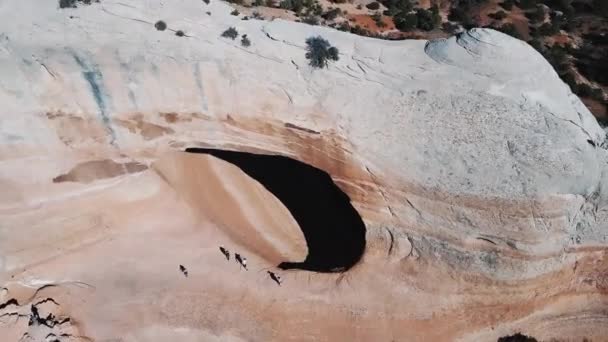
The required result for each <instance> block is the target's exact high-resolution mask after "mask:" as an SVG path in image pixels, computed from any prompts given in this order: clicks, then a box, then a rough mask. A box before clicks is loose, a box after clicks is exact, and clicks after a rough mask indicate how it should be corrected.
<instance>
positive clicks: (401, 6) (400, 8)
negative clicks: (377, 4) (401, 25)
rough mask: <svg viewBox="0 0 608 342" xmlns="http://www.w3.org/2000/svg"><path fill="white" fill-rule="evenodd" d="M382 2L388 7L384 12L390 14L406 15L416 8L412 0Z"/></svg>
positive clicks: (384, 0)
mask: <svg viewBox="0 0 608 342" xmlns="http://www.w3.org/2000/svg"><path fill="white" fill-rule="evenodd" d="M381 3H382V4H383V5H384V7H386V8H387V10H386V11H385V13H384V14H385V15H390V16H394V15H397V14H403V15H405V14H407V13H409V12H410V11H411V10H412V9H413V8H414V6H413V5H412V2H411V1H410V0H383V1H381Z"/></svg>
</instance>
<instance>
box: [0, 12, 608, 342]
mask: <svg viewBox="0 0 608 342" xmlns="http://www.w3.org/2000/svg"><path fill="white" fill-rule="evenodd" d="M231 10H232V9H231V8H230V7H229V6H227V5H226V4H224V3H221V2H219V1H217V0H211V3H210V4H208V5H207V4H205V3H204V2H202V1H200V0H182V1H176V2H166V1H159V0H147V1H144V0H133V1H128V2H119V1H109V0H101V3H94V4H91V5H90V6H85V5H79V6H78V8H76V9H59V8H58V4H57V2H54V1H33V0H4V1H2V2H0V17H1V18H3V20H2V21H0V104H1V105H2V107H1V109H0V188H1V189H2V192H1V194H0V283H1V284H4V285H2V286H3V288H5V291H4V292H3V293H2V297H1V298H0V303H6V302H7V301H8V300H9V299H18V305H10V306H5V307H3V308H2V310H0V315H2V314H7V316H5V317H6V318H7V319H8V321H7V320H5V321H2V323H1V324H2V325H0V335H2V336H10V338H12V337H15V339H19V338H20V337H22V336H24V333H27V334H28V336H30V337H31V338H32V339H34V340H36V338H37V337H35V336H37V335H35V334H37V333H40V332H38V331H33V330H32V329H33V328H32V326H28V324H27V317H28V315H31V313H30V312H29V310H30V307H29V303H33V302H35V301H36V300H38V298H39V297H40V296H43V297H44V298H45V297H50V296H53V298H55V300H57V302H60V304H61V306H60V308H61V310H60V311H52V312H55V315H56V316H58V317H59V316H61V315H62V316H61V317H70V318H71V321H70V322H71V323H70V324H69V327H67V328H65V329H68V330H69V329H71V330H69V331H68V330H66V331H68V332H65V331H64V333H69V334H73V335H78V334H79V335H83V336H88V337H90V338H93V339H95V340H104V339H112V338H123V339H124V340H126V341H136V340H137V341H139V340H146V341H147V340H163V341H164V340H167V339H169V338H173V339H177V340H181V341H189V340H191V341H200V340H214V339H215V340H222V341H226V340H260V341H261V340H264V341H267V340H277V341H287V340H322V341H324V340H326V341H336V340H362V341H363V340H365V341H370V340H377V341H380V340H391V339H394V340H407V341H409V340H420V341H423V340H424V341H428V340H435V341H439V340H446V341H448V340H449V341H451V340H456V339H462V340H471V341H480V340H492V339H494V340H495V339H496V338H497V337H499V336H503V335H508V334H512V333H515V332H517V331H524V332H526V333H527V334H530V335H534V336H536V337H537V338H539V339H549V338H554V337H555V338H557V337H560V338H572V339H582V338H583V337H589V338H592V339H593V340H601V339H602V338H605V336H608V328H607V327H608V315H607V314H606V305H608V299H607V297H606V294H607V293H608V276H607V275H606V274H608V249H607V245H608V217H607V210H608V202H607V201H608V174H607V171H608V168H607V162H608V152H607V151H606V150H605V149H603V148H601V147H600V146H601V145H602V144H603V143H604V140H605V136H606V133H605V132H604V131H602V129H601V128H600V127H599V126H598V124H597V122H596V121H595V119H594V118H593V117H592V115H591V114H590V113H589V111H588V110H587V109H586V108H585V107H584V105H583V104H582V103H581V101H580V100H579V99H578V98H577V97H576V96H575V95H573V94H572V92H571V91H570V90H569V88H568V86H567V85H565V84H563V83H562V82H561V81H560V79H559V77H558V76H557V74H556V73H555V72H554V71H553V69H552V68H551V66H550V65H549V64H548V63H547V62H546V61H545V60H544V59H543V58H542V56H541V55H539V54H538V53H536V52H535V51H534V49H532V48H531V47H529V46H528V45H527V44H526V43H524V42H521V41H518V40H515V39H513V38H510V37H509V36H506V35H504V34H502V33H498V32H496V31H492V30H485V29H474V30H471V31H468V32H465V33H463V34H460V35H458V36H456V37H452V38H450V39H447V40H438V41H430V42H427V41H382V40H376V39H369V38H363V37H359V36H354V35H351V34H347V33H343V32H339V31H336V30H330V29H328V28H323V27H317V26H308V25H304V24H298V23H292V22H285V21H280V20H275V21H270V22H268V21H259V20H247V21H244V20H241V19H240V18H238V17H235V16H232V15H230V14H229V13H230V12H231ZM158 20H163V21H165V22H166V23H167V25H168V30H166V31H157V30H156V29H155V28H154V23H155V22H156V21H158ZM230 26H233V27H235V28H236V29H237V30H238V31H239V33H240V34H247V36H248V37H249V39H250V40H251V42H252V45H251V46H250V47H248V48H246V47H243V46H241V44H240V38H239V39H237V40H230V39H226V38H222V37H220V35H221V33H222V32H223V31H224V30H225V29H227V28H228V27H230ZM177 30H182V31H183V32H185V36H184V37H178V36H176V35H175V34H174V32H175V31H177ZM314 35H321V36H323V37H324V38H326V39H327V40H329V41H330V42H331V43H332V44H333V45H335V46H336V47H338V48H339V50H340V60H339V61H337V62H335V63H332V64H331V65H330V66H329V68H327V69H323V70H313V69H312V68H311V67H309V66H308V65H307V60H306V59H305V57H304V55H305V43H304V42H305V39H306V38H307V37H310V36H314ZM200 146H204V147H209V146H211V147H214V148H224V149H233V150H242V151H255V152H263V153H269V154H282V155H286V156H291V157H293V158H296V159H299V160H302V161H305V162H308V163H310V164H312V165H314V166H317V167H319V168H321V169H324V170H326V171H327V172H328V173H330V174H331V175H332V177H333V178H334V180H335V181H336V183H337V184H338V185H340V187H341V188H342V189H343V190H344V191H345V192H347V193H348V194H349V195H350V197H351V199H352V201H353V204H354V205H355V207H356V208H357V209H358V210H359V212H360V213H361V215H362V216H363V218H364V219H365V221H366V224H367V229H368V232H367V250H366V254H365V255H364V259H363V261H362V262H361V263H360V265H359V266H357V267H356V268H355V269H353V270H351V271H349V272H347V273H345V274H344V275H327V274H312V275H311V274H308V273H306V272H302V271H290V272H286V273H285V274H284V276H283V278H284V280H285V281H284V284H283V285H284V286H282V287H281V288H280V289H275V288H274V287H272V288H269V286H268V284H267V283H266V280H267V279H266V278H264V276H260V275H256V274H255V273H254V272H250V273H247V274H246V275H244V273H243V272H241V273H239V272H238V269H236V268H234V269H232V268H228V267H226V266H225V264H223V263H222V262H223V261H222V260H221V258H219V257H221V255H218V253H219V252H217V245H219V244H220V243H224V244H226V245H229V244H232V246H233V248H236V249H240V250H244V251H248V252H249V253H250V257H249V260H250V264H251V265H256V266H252V267H255V268H256V269H262V268H264V267H272V266H273V265H276V263H275V261H276V258H277V255H299V256H301V255H302V253H304V250H305V249H304V248H305V246H303V245H302V243H303V242H302V237H301V234H300V233H299V232H298V231H297V230H296V229H293V226H289V227H288V228H284V230H281V229H279V228H276V227H274V226H273V225H272V224H270V223H269V227H268V228H263V229H260V228H259V226H256V223H257V222H270V221H271V219H269V217H271V216H272V215H270V216H268V214H267V212H266V210H276V211H277V212H278V213H279V214H277V215H278V216H279V217H280V220H279V219H278V220H279V221H277V222H287V221H289V222H291V221H290V219H289V217H285V211H284V208H280V207H281V206H280V204H277V203H276V201H273V200H269V202H268V203H271V204H269V206H268V207H264V206H260V208H258V207H257V206H255V207H254V206H252V207H251V208H250V210H248V208H247V207H246V206H245V205H244V204H242V203H245V202H242V201H245V200H246V199H243V197H242V195H239V194H238V191H235V189H234V186H233V187H230V186H229V185H230V184H244V183H243V182H245V183H246V182H247V180H244V178H243V177H244V176H243V175H239V174H238V172H236V171H235V170H232V169H231V171H226V177H225V178H226V179H225V182H226V184H228V185H226V186H225V187H224V189H225V193H223V195H222V196H226V198H230V196H234V202H230V203H237V204H239V205H240V206H241V207H243V214H242V217H245V219H243V220H244V221H247V218H249V220H250V221H248V222H245V223H243V226H246V227H248V228H247V229H249V230H247V232H252V233H251V238H250V239H248V238H247V236H244V237H243V236H240V237H235V236H236V235H238V234H239V232H242V231H238V230H233V231H230V229H231V228H229V227H228V228H227V226H226V223H227V222H222V221H223V220H224V219H225V220H229V219H230V220H231V221H230V222H231V224H234V225H238V223H234V222H241V216H239V219H238V220H237V219H236V218H235V217H234V216H233V214H234V213H232V214H231V213H230V210H235V209H234V207H230V208H232V209H230V210H228V209H227V210H226V211H227V212H224V213H221V214H218V211H217V208H213V205H212V204H211V203H212V201H210V202H205V203H208V204H209V205H207V204H205V205H198V204H200V202H196V200H194V201H195V202H196V203H198V204H197V205H193V202H192V201H193V199H196V198H198V197H197V196H198V194H197V192H200V191H205V188H206V187H205V186H203V185H202V182H201V181H197V183H196V184H195V183H193V184H190V186H189V185H188V184H181V183H180V184H177V183H175V182H172V181H171V179H173V178H171V177H168V178H167V177H166V174H163V170H165V171H167V170H171V172H170V174H171V175H173V176H175V177H176V178H174V179H177V180H179V179H180V177H185V176H186V175H189V174H191V173H192V170H191V168H192V167H195V166H197V167H198V165H203V164H205V163H207V161H200V160H199V161H195V162H187V161H184V159H183V156H182V157H180V156H176V155H174V154H171V153H169V154H167V152H168V151H175V150H182V149H184V148H186V147H200ZM201 158H202V157H201ZM175 160H179V162H176V161H175ZM212 163H213V162H212ZM153 164H154V167H151V168H148V167H150V166H152V165H153ZM174 164H175V165H177V166H175V168H174V169H172V167H173V166H172V165H174ZM179 165H182V166H179ZM222 167H225V165H221V166H218V165H216V164H213V165H212V166H209V168H210V170H216V171H207V172H211V173H213V172H216V173H214V174H215V176H214V177H215V178H217V179H221V177H219V176H218V173H217V170H218V168H220V169H221V168H222ZM144 170H145V171H144ZM220 174H221V173H220ZM247 186H248V187H251V188H256V186H259V185H257V184H249V185H247ZM222 187H223V186H222V185H221V184H217V183H214V185H213V187H212V188H222ZM256 189H257V188H256ZM231 194H232V195H231ZM265 196H266V197H268V196H270V195H269V194H262V193H260V194H259V197H256V198H265ZM209 198H210V197H209ZM226 201H229V200H228V199H227V200H226ZM237 207H238V206H237ZM220 212H221V210H220ZM287 216H288V215H287ZM222 217H224V219H222ZM269 220H270V221H269ZM244 221H243V222H244ZM292 223H293V222H291V223H289V224H292ZM289 224H288V225H289ZM278 226H280V225H277V227H278ZM256 229H259V232H257V231H256ZM257 233H259V234H262V235H264V234H267V235H266V236H263V237H260V236H254V235H255V234H257ZM235 234H236V235H235ZM260 241H262V242H260ZM389 241H391V242H390V243H389ZM266 244H269V245H271V247H272V248H271V247H268V248H270V249H273V248H274V250H272V251H268V249H267V248H266ZM389 245H390V246H389ZM261 246H262V247H261ZM262 250H263V251H266V253H267V254H265V253H264V252H261V251H262ZM387 251H388V252H387ZM290 253H292V254H290ZM218 256H219V257H218ZM178 264H188V265H187V266H188V270H189V273H190V276H189V278H188V282H184V279H183V278H179V277H178V276H177V275H176V274H177V265H178ZM230 266H234V265H232V264H231V265H230ZM260 274H263V273H260ZM40 279H43V280H40ZM84 283H86V284H88V285H79V284H84ZM45 284H54V285H56V286H52V287H48V286H47V287H46V288H44V289H43V290H44V291H51V292H53V291H54V292H53V293H51V294H47V293H37V292H35V289H36V288H40V287H41V286H43V285H45ZM44 298H43V299H44ZM9 308H15V310H13V309H10V310H9ZM55 309H56V308H55ZM55 309H53V310H55ZM9 314H10V315H9ZM19 315H23V316H19ZM20 317H21V319H20ZM66 324H67V323H66ZM43 328H44V327H42V328H40V329H42V331H43V332H46V330H44V329H43ZM28 329H29V330H28ZM54 329H64V328H63V327H59V328H57V327H55V328H54ZM51 330H52V329H51ZM55 332H61V331H60V330H56V331H55ZM11 334H12V335H11ZM58 335H59V334H58Z"/></svg>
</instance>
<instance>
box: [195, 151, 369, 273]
mask: <svg viewBox="0 0 608 342" xmlns="http://www.w3.org/2000/svg"><path fill="white" fill-rule="evenodd" d="M186 152H190V153H203V154H209V155H212V156H214V157H216V158H220V159H222V160H224V161H227V162H229V163H231V164H234V165H236V166H238V167H239V168H240V169H241V170H243V171H244V172H245V173H246V174H248V175H249V176H250V177H252V178H253V179H255V180H256V181H258V182H259V183H260V184H262V185H263V186H264V187H265V188H266V189H268V190H269V191H270V192H271V193H272V194H273V195H274V196H276V197H277V198H278V199H279V200H280V201H281V202H282V203H283V205H285V207H286V208H287V209H288V210H289V211H290V213H291V215H292V216H293V217H294V219H295V220H296V222H297V223H298V225H299V226H300V229H302V232H303V234H304V237H305V239H306V244H307V245H308V255H307V256H306V259H305V260H304V261H284V262H282V263H281V264H279V265H278V267H279V268H282V269H302V270H309V271H316V272H342V271H346V270H348V269H350V268H351V267H352V266H354V265H355V264H356V263H357V262H358V261H359V260H360V259H361V256H362V255H363V252H364V250H365V224H364V223H363V220H362V219H361V216H360V215H359V213H358V212H357V211H356V210H355V208H354V207H353V206H352V205H351V203H350V198H349V197H348V195H346V194H345V193H344V192H343V191H342V190H341V189H340V188H339V187H338V186H337V185H336V184H335V183H334V182H333V180H332V179H331V177H330V176H329V174H327V173H326V172H325V171H322V170H320V169H317V168H315V167H313V166H311V165H308V164H305V163H303V162H300V161H297V160H294V159H291V158H288V157H283V156H276V155H262V154H253V153H246V152H234V151H224V150H215V149H205V148H188V149H186Z"/></svg>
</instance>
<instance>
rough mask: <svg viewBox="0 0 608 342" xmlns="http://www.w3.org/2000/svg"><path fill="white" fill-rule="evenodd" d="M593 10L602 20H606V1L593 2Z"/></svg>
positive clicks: (607, 15)
mask: <svg viewBox="0 0 608 342" xmlns="http://www.w3.org/2000/svg"><path fill="white" fill-rule="evenodd" d="M592 6H593V10H594V11H596V13H598V14H599V15H601V16H603V17H604V18H608V1H606V0H593V3H592Z"/></svg>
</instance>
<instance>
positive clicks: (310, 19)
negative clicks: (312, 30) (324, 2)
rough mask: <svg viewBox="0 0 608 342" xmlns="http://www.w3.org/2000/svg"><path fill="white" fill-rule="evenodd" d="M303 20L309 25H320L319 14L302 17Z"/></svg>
mask: <svg viewBox="0 0 608 342" xmlns="http://www.w3.org/2000/svg"><path fill="white" fill-rule="evenodd" d="M302 22H303V23H304V24H308V25H319V18H318V17H317V16H314V15H310V14H309V15H307V16H305V17H304V18H302Z"/></svg>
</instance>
